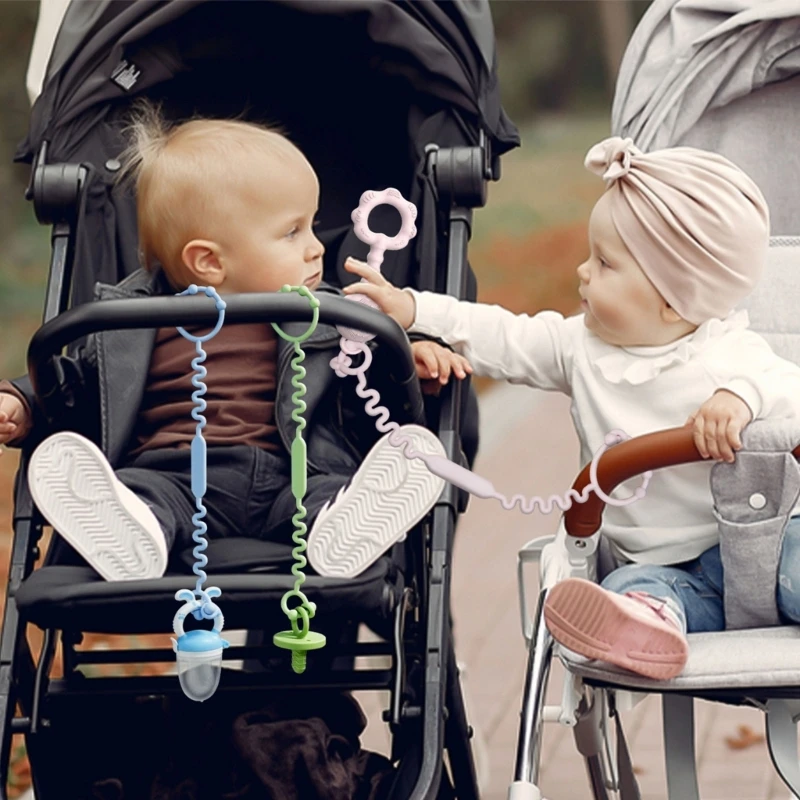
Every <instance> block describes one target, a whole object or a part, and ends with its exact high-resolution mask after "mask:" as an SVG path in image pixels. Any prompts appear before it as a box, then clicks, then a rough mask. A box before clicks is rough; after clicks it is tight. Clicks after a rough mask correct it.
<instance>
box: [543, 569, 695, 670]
mask: <svg viewBox="0 0 800 800" xmlns="http://www.w3.org/2000/svg"><path fill="white" fill-rule="evenodd" d="M544 618H545V622H546V623H547V627H548V629H549V630H550V633H551V634H552V635H553V638H554V639H555V640H556V641H557V642H559V643H560V644H562V645H563V646H564V647H566V648H568V649H570V650H572V651H573V652H575V653H578V654H579V655H581V656H585V657H586V658H592V659H599V660H600V661H605V662H607V663H609V664H614V665H615V666H618V667H623V668H624V669H628V670H630V671H631V672H636V673H638V674H639V675H644V676H645V677H647V678H653V679H655V680H669V679H670V678H674V677H675V676H676V675H678V674H679V673H680V671H681V670H682V669H683V667H684V665H685V664H686V659H687V658H688V655H689V643H688V642H687V640H686V636H685V635H684V633H683V630H682V625H681V622H680V620H679V618H678V616H677V615H676V614H675V613H674V612H673V611H672V609H670V608H669V606H668V605H667V603H666V602H665V601H664V600H661V599H659V598H657V597H653V596H652V595H649V594H646V593H644V592H629V593H627V594H617V593H616V592H610V591H608V590H607V589H603V588H602V587H600V586H598V585H597V584H596V583H592V582H591V581H586V580H583V579H582V578H569V579H568V580H565V581H562V582H561V583H559V584H556V586H554V587H553V589H552V590H551V591H550V593H549V594H548V596H547V602H546V603H545V606H544Z"/></svg>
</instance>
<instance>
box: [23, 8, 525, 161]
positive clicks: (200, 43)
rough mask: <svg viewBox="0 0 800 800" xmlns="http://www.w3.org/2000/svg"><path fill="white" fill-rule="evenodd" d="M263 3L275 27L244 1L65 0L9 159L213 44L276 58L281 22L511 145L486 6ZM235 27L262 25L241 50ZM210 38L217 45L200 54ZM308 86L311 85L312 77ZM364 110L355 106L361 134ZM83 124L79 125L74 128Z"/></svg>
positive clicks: (515, 140) (166, 75) (188, 63)
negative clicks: (314, 30) (309, 32)
mask: <svg viewBox="0 0 800 800" xmlns="http://www.w3.org/2000/svg"><path fill="white" fill-rule="evenodd" d="M263 4H264V5H268V6H272V7H274V6H278V5H280V6H283V7H284V8H285V10H286V12H294V13H293V14H292V13H286V14H280V15H278V16H279V17H281V19H277V20H275V21H274V22H272V21H271V20H270V19H269V14H266V15H264V14H259V13H258V12H256V11H255V10H254V9H252V8H247V7H248V6H253V5H256V4H255V3H237V4H235V5H232V4H230V3H225V2H219V0H218V1H217V2H207V1H204V0H180V1H177V0H172V2H159V1H158V0H125V2H120V0H71V2H70V3H69V6H68V8H67V9H66V13H65V15H64V18H63V21H62V24H61V26H60V29H59V32H58V34H57V36H56V39H55V42H54V45H53V49H52V53H51V55H50V59H49V62H48V65H47V69H46V73H45V78H44V84H43V90H42V93H41V95H40V96H39V98H38V99H37V101H36V103H35V104H34V108H33V113H32V118H31V126H30V131H29V135H28V138H27V139H26V141H25V142H24V143H23V145H22V146H21V147H20V149H19V151H18V153H17V157H18V159H20V160H30V159H31V158H32V157H33V155H34V154H35V152H36V150H37V148H38V146H39V145H40V144H41V142H42V141H43V140H46V139H48V140H49V139H51V138H54V137H57V136H58V135H59V134H60V132H62V131H63V130H64V129H67V128H69V126H70V125H73V126H77V127H78V129H79V130H78V131H76V133H78V134H79V133H80V128H81V127H82V126H81V125H79V124H77V120H79V119H81V117H82V115H85V114H86V112H87V111H88V110H90V109H93V108H95V109H96V108H97V107H98V106H100V105H101V104H103V103H108V102H113V101H115V100H118V99H119V98H120V96H121V95H123V94H129V93H134V92H135V93H141V92H143V91H146V90H148V89H150V88H152V87H154V86H156V85H158V84H160V83H163V82H165V81H168V80H170V79H171V78H173V77H174V76H176V75H178V74H179V73H181V72H182V71H184V70H186V69H188V68H191V67H192V66H195V65H196V63H197V61H198V59H202V58H204V57H209V56H210V57H218V56H219V55H221V49H222V47H224V46H225V45H232V46H233V50H232V51H228V53H227V55H228V56H229V57H246V56H247V55H248V53H250V52H252V49H253V48H256V49H263V50H265V51H266V50H269V49H276V45H277V44H278V41H276V38H275V36H276V33H277V38H278V39H280V38H282V37H283V36H285V30H286V28H285V27H282V26H281V24H280V23H281V22H283V21H284V20H289V21H290V22H291V24H292V26H294V27H295V28H296V27H297V26H299V27H300V28H309V29H310V27H311V22H312V18H314V17H316V18H321V19H320V20H319V22H320V25H321V26H322V29H324V30H326V31H327V32H328V36H327V37H326V38H327V41H328V44H329V48H328V53H326V54H324V55H326V56H327V57H328V58H329V59H330V60H331V62H333V61H337V60H341V59H342V58H343V56H344V55H345V53H344V52H343V50H342V47H343V46H344V45H348V46H350V45H351V44H352V42H353V37H349V36H348V37H345V38H344V39H341V38H339V34H340V33H341V31H342V30H344V28H345V27H349V28H352V29H357V30H358V31H359V32H360V33H361V37H360V39H361V40H360V41H358V37H356V43H357V45H358V49H359V50H361V51H362V52H364V53H365V54H368V56H369V57H367V58H366V59H365V61H364V64H363V67H364V68H365V69H370V70H379V71H386V72H388V73H394V74H403V75H405V77H406V78H407V80H408V81H410V82H411V84H412V85H413V86H414V88H415V89H416V90H417V91H418V92H419V93H420V94H425V95H430V96H431V97H434V98H438V99H440V100H442V101H446V102H447V103H449V104H452V105H453V106H454V107H456V108H458V109H461V110H462V111H464V112H465V113H467V114H469V115H472V116H474V117H475V118H476V119H477V120H478V121H479V124H480V126H481V127H482V128H483V129H484V130H485V132H486V133H487V134H488V135H489V137H490V139H491V140H492V144H493V148H492V149H493V152H494V153H495V154H498V155H499V154H502V153H503V152H505V151H506V150H508V149H510V148H512V147H515V146H517V145H518V144H519V136H518V134H517V131H516V129H515V128H514V126H513V124H512V123H511V122H510V121H509V120H508V118H507V117H506V115H505V113H504V112H503V110H502V108H501V107H500V99H499V92H498V89H497V74H496V52H495V43H494V28H493V25H492V19H491V13H490V9H489V3H488V0H453V1H452V2H447V3H437V2H434V0H414V2H403V1H402V0H398V1H394V0H265V2H264V3H263ZM259 5H260V4H259ZM271 12H272V10H270V13H271ZM236 17H238V18H240V19H242V20H245V19H247V20H249V21H251V22H254V23H257V22H259V21H262V22H263V27H260V28H259V27H256V28H255V29H253V28H249V30H248V31H247V32H248V34H249V39H250V41H249V43H248V42H242V41H241V40H239V41H234V40H232V39H231V38H230V36H227V37H226V36H225V33H226V32H230V31H233V30H235V29H236V24H235V19H234V18H236ZM182 33H183V35H181V34H182ZM215 38H217V40H218V46H217V47H213V45H212V41H213V40H214V39H215ZM367 42H369V43H370V44H369V45H367V44H366V43H367ZM308 44H309V45H310V44H311V41H309V42H308ZM314 44H315V45H317V44H318V41H314ZM277 49H278V50H280V48H279V47H278V48H277ZM320 61H321V59H319V58H318V59H317V60H316V61H314V60H309V61H308V63H307V67H308V69H309V70H314V69H318V68H319V64H320ZM251 77H252V78H256V79H257V80H259V81H264V82H270V81H276V80H280V81H285V80H286V79H287V76H286V75H285V74H273V75H266V74H264V75H258V76H251ZM290 77H307V76H290ZM318 77H319V78H322V77H323V76H322V75H321V74H319V73H318ZM242 79H244V76H242ZM348 88H349V87H347V86H341V87H340V90H341V91H342V92H347V91H348ZM353 90H354V91H357V88H356V87H354V89H353ZM370 100H371V98H369V97H364V98H363V99H362V111H363V116H364V120H365V122H364V124H368V119H369V108H370ZM91 121H92V120H91V115H90V116H89V118H88V120H87V121H86V122H85V123H84V125H85V124H90V123H91ZM69 138H70V139H72V138H73V137H69Z"/></svg>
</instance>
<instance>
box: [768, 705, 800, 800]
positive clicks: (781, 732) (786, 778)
mask: <svg viewBox="0 0 800 800" xmlns="http://www.w3.org/2000/svg"><path fill="white" fill-rule="evenodd" d="M765 716H766V726H767V744H768V745H769V755H770V758H771V759H772V763H773V764H774V766H775V769H776V771H777V772H778V775H780V776H781V780H782V781H783V782H784V783H785V784H786V786H787V787H788V788H789V789H790V790H791V792H792V794H794V796H795V797H800V763H798V758H797V719H798V716H800V702H798V701H796V700H795V701H792V700H768V701H767V708H766V714H765Z"/></svg>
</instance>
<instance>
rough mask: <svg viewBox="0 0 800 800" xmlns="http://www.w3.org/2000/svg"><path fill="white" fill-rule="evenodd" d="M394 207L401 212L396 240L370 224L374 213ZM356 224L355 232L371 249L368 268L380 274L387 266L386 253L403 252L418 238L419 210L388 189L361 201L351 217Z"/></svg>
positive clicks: (362, 196)
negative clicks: (385, 207)
mask: <svg viewBox="0 0 800 800" xmlns="http://www.w3.org/2000/svg"><path fill="white" fill-rule="evenodd" d="M384 204H386V205H389V206H394V207H395V208H396V209H397V210H398V211H399V212H400V220H401V225H400V230H399V231H398V232H397V233H396V234H395V235H394V236H386V234H383V233H375V232H374V231H371V230H370V229H369V225H368V224H367V223H368V221H369V215H370V212H371V211H372V210H373V209H374V208H377V207H378V206H382V205H384ZM350 218H351V219H352V220H353V230H354V231H355V234H356V236H358V238H359V239H361V241H362V242H364V244H368V245H369V255H368V256H367V264H369V265H370V266H371V267H372V268H373V269H377V270H380V268H381V264H382V263H383V254H384V252H385V251H386V250H402V249H403V248H404V247H405V246H406V245H407V244H408V243H409V241H410V240H411V239H413V238H414V237H415V236H416V235H417V228H416V226H415V225H414V220H415V219H416V218H417V207H416V206H415V205H414V204H413V203H409V202H408V200H406V199H405V198H404V197H403V195H402V194H400V192H398V191H397V189H384V190H383V191H382V192H364V194H362V195H361V200H360V201H359V203H358V208H356V209H355V210H354V211H353V213H352V214H351V215H350Z"/></svg>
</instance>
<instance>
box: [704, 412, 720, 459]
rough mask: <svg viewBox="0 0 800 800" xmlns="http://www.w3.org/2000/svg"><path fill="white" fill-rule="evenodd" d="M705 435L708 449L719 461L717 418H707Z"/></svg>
mask: <svg viewBox="0 0 800 800" xmlns="http://www.w3.org/2000/svg"><path fill="white" fill-rule="evenodd" d="M703 437H704V438H705V440H706V450H707V451H708V454H709V455H710V456H711V458H713V459H714V460H715V461H719V459H720V453H719V447H718V446H717V423H716V421H715V420H706V422H705V427H704V430H703Z"/></svg>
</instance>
